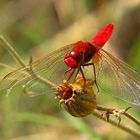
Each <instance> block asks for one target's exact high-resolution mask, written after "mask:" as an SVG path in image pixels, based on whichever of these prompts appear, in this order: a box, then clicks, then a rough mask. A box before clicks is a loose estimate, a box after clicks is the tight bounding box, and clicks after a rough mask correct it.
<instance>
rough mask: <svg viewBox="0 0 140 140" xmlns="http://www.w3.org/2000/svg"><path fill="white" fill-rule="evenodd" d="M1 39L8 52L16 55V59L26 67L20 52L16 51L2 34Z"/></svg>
mask: <svg viewBox="0 0 140 140" xmlns="http://www.w3.org/2000/svg"><path fill="white" fill-rule="evenodd" d="M0 41H1V42H2V44H3V47H5V48H6V49H7V50H8V52H9V53H10V54H11V55H12V56H13V57H14V59H15V60H16V61H17V62H18V63H19V64H20V65H21V66H22V67H25V64H24V61H23V60H22V59H21V58H20V56H19V54H18V53H17V52H16V51H15V49H14V47H13V46H12V45H11V44H10V43H9V42H8V41H7V40H6V39H5V38H4V37H3V36H2V35H0Z"/></svg>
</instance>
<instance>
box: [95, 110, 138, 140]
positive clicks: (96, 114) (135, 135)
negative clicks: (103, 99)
mask: <svg viewBox="0 0 140 140" xmlns="http://www.w3.org/2000/svg"><path fill="white" fill-rule="evenodd" d="M93 115H94V116H96V117H97V118H99V119H101V120H103V121H105V122H108V123H110V124H112V125H114V126H115V127H118V128H120V129H121V130H123V131H125V132H127V133H128V134H131V135H133V136H134V137H137V138H139V139H140V133H139V132H137V131H135V130H134V129H132V128H129V127H127V126H125V125H122V124H119V125H118V123H117V122H115V121H113V120H110V119H109V120H108V121H107V120H106V118H104V117H103V116H102V115H101V114H99V113H98V112H96V111H95V112H93Z"/></svg>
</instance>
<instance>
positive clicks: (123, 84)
mask: <svg viewBox="0 0 140 140" xmlns="http://www.w3.org/2000/svg"><path fill="white" fill-rule="evenodd" d="M112 32H113V24H111V23H110V24H108V25H106V26H105V27H104V28H102V29H101V30H100V31H99V32H98V33H97V34H96V35H95V36H94V37H93V38H92V39H91V40H90V41H88V42H83V41H78V42H76V43H73V44H71V45H67V46H65V47H63V48H60V49H58V50H56V51H54V52H52V53H50V54H49V55H47V56H46V57H44V58H42V59H39V60H37V61H35V62H33V63H31V64H29V65H27V66H26V67H25V68H23V67H22V68H19V69H16V70H14V71H12V72H11V73H9V74H7V75H6V76H5V77H4V78H3V79H2V81H1V83H0V89H1V90H8V91H11V89H12V88H13V87H15V86H16V85H18V84H21V85H23V86H24V87H25V89H26V90H25V91H27V93H28V91H32V90H33V91H35V92H36V93H37V95H38V94H41V93H42V92H43V93H46V92H47V91H45V90H43V88H42V87H41V86H40V89H41V90H42V91H41V90H39V89H38V88H37V87H39V86H38V85H39V84H40V85H41V84H42V82H41V81H39V80H38V79H41V77H43V79H45V81H47V82H46V83H48V84H50V85H51V86H57V85H60V84H61V83H62V81H63V79H64V77H63V76H64V75H65V79H67V81H68V82H71V81H72V82H73V79H76V76H77V75H78V73H80V72H81V75H82V77H83V80H84V82H85V83H86V76H85V73H84V72H83V69H82V67H86V66H90V65H91V66H92V67H93V78H92V79H93V80H94V82H95V83H96V85H97V87H98V88H99V91H100V90H101V89H103V90H104V91H106V92H107V93H110V94H112V95H114V96H116V97H119V98H120V99H123V100H125V101H127V102H129V103H131V104H135V105H140V74H139V73H138V72H137V71H136V70H134V69H133V68H132V67H130V66H129V65H127V64H126V63H124V62H123V61H121V60H119V59H118V58H116V57H114V56H113V55H111V54H110V53H109V52H107V51H105V50H104V49H102V47H103V46H104V44H105V43H106V42H107V41H108V39H109V38H110V36H111V34H112ZM44 86H47V85H44ZM35 92H33V93H35ZM29 93H30V92H29Z"/></svg>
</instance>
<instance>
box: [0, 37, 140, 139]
mask: <svg viewBox="0 0 140 140" xmlns="http://www.w3.org/2000/svg"><path fill="white" fill-rule="evenodd" d="M0 41H1V42H2V43H3V45H4V47H5V48H6V49H7V50H8V51H9V52H10V54H12V56H13V57H14V58H15V59H16V61H17V62H19V64H20V65H21V66H22V67H24V68H26V65H25V64H24V61H23V60H22V59H21V58H20V56H19V55H18V53H17V52H16V51H15V50H14V48H13V47H12V45H10V44H9V43H8V41H7V40H6V39H5V38H4V37H3V36H2V35H0ZM26 71H27V72H29V73H30V74H32V76H33V77H35V78H37V79H38V80H39V81H41V82H42V83H44V84H47V85H48V84H49V85H50V86H52V87H56V85H55V84H54V83H52V82H50V81H49V80H47V79H44V78H43V77H40V76H38V75H36V74H35V73H34V72H33V71H32V69H30V68H28V69H26ZM102 109H107V108H102ZM93 115H95V116H96V117H98V118H99V119H102V120H104V121H106V119H105V118H104V117H103V116H102V115H100V113H98V112H93ZM124 115H125V116H127V117H128V118H129V119H131V120H133V121H134V122H135V123H136V122H137V123H138V124H139V121H136V119H135V118H134V117H132V116H131V115H130V114H128V113H124ZM108 123H110V124H112V125H115V126H117V127H119V128H121V129H122V130H123V131H125V132H127V133H130V134H132V135H133V136H135V137H137V138H140V134H139V133H138V132H136V131H135V130H133V129H130V128H128V127H126V126H124V125H122V124H120V125H117V123H116V122H115V121H112V120H109V121H108Z"/></svg>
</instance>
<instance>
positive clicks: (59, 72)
mask: <svg viewBox="0 0 140 140" xmlns="http://www.w3.org/2000/svg"><path fill="white" fill-rule="evenodd" d="M72 47H73V44H71V45H68V46H65V47H63V48H61V49H58V50H56V51H54V52H52V53H50V54H49V55H47V56H46V57H44V58H42V59H39V60H37V61H35V62H33V63H32V64H31V65H27V66H26V67H25V68H19V69H16V70H14V71H12V72H10V73H9V74H7V75H6V76H5V77H4V78H3V79H2V81H1V82H0V90H10V91H11V89H12V88H13V87H15V86H16V85H18V84H20V85H22V86H24V87H27V88H28V89H33V87H37V83H38V82H39V81H38V78H36V77H35V76H34V74H35V75H38V76H40V77H43V78H44V79H46V80H48V81H49V82H52V83H54V84H58V83H60V81H61V82H62V79H64V72H65V71H66V70H67V69H68V67H67V66H66V65H65V64H64V56H65V55H66V53H67V52H68V51H70V50H71V49H72ZM30 69H32V71H33V73H34V74H32V73H31V72H30ZM43 87H45V86H44V84H42V85H41V83H40V89H41V90H40V91H39V87H38V90H37V92H38V93H39V92H41V91H43V89H44V88H43ZM27 88H26V89H27ZM36 89H37V88H36ZM34 92H35V90H34ZM40 94H41V93H40Z"/></svg>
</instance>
